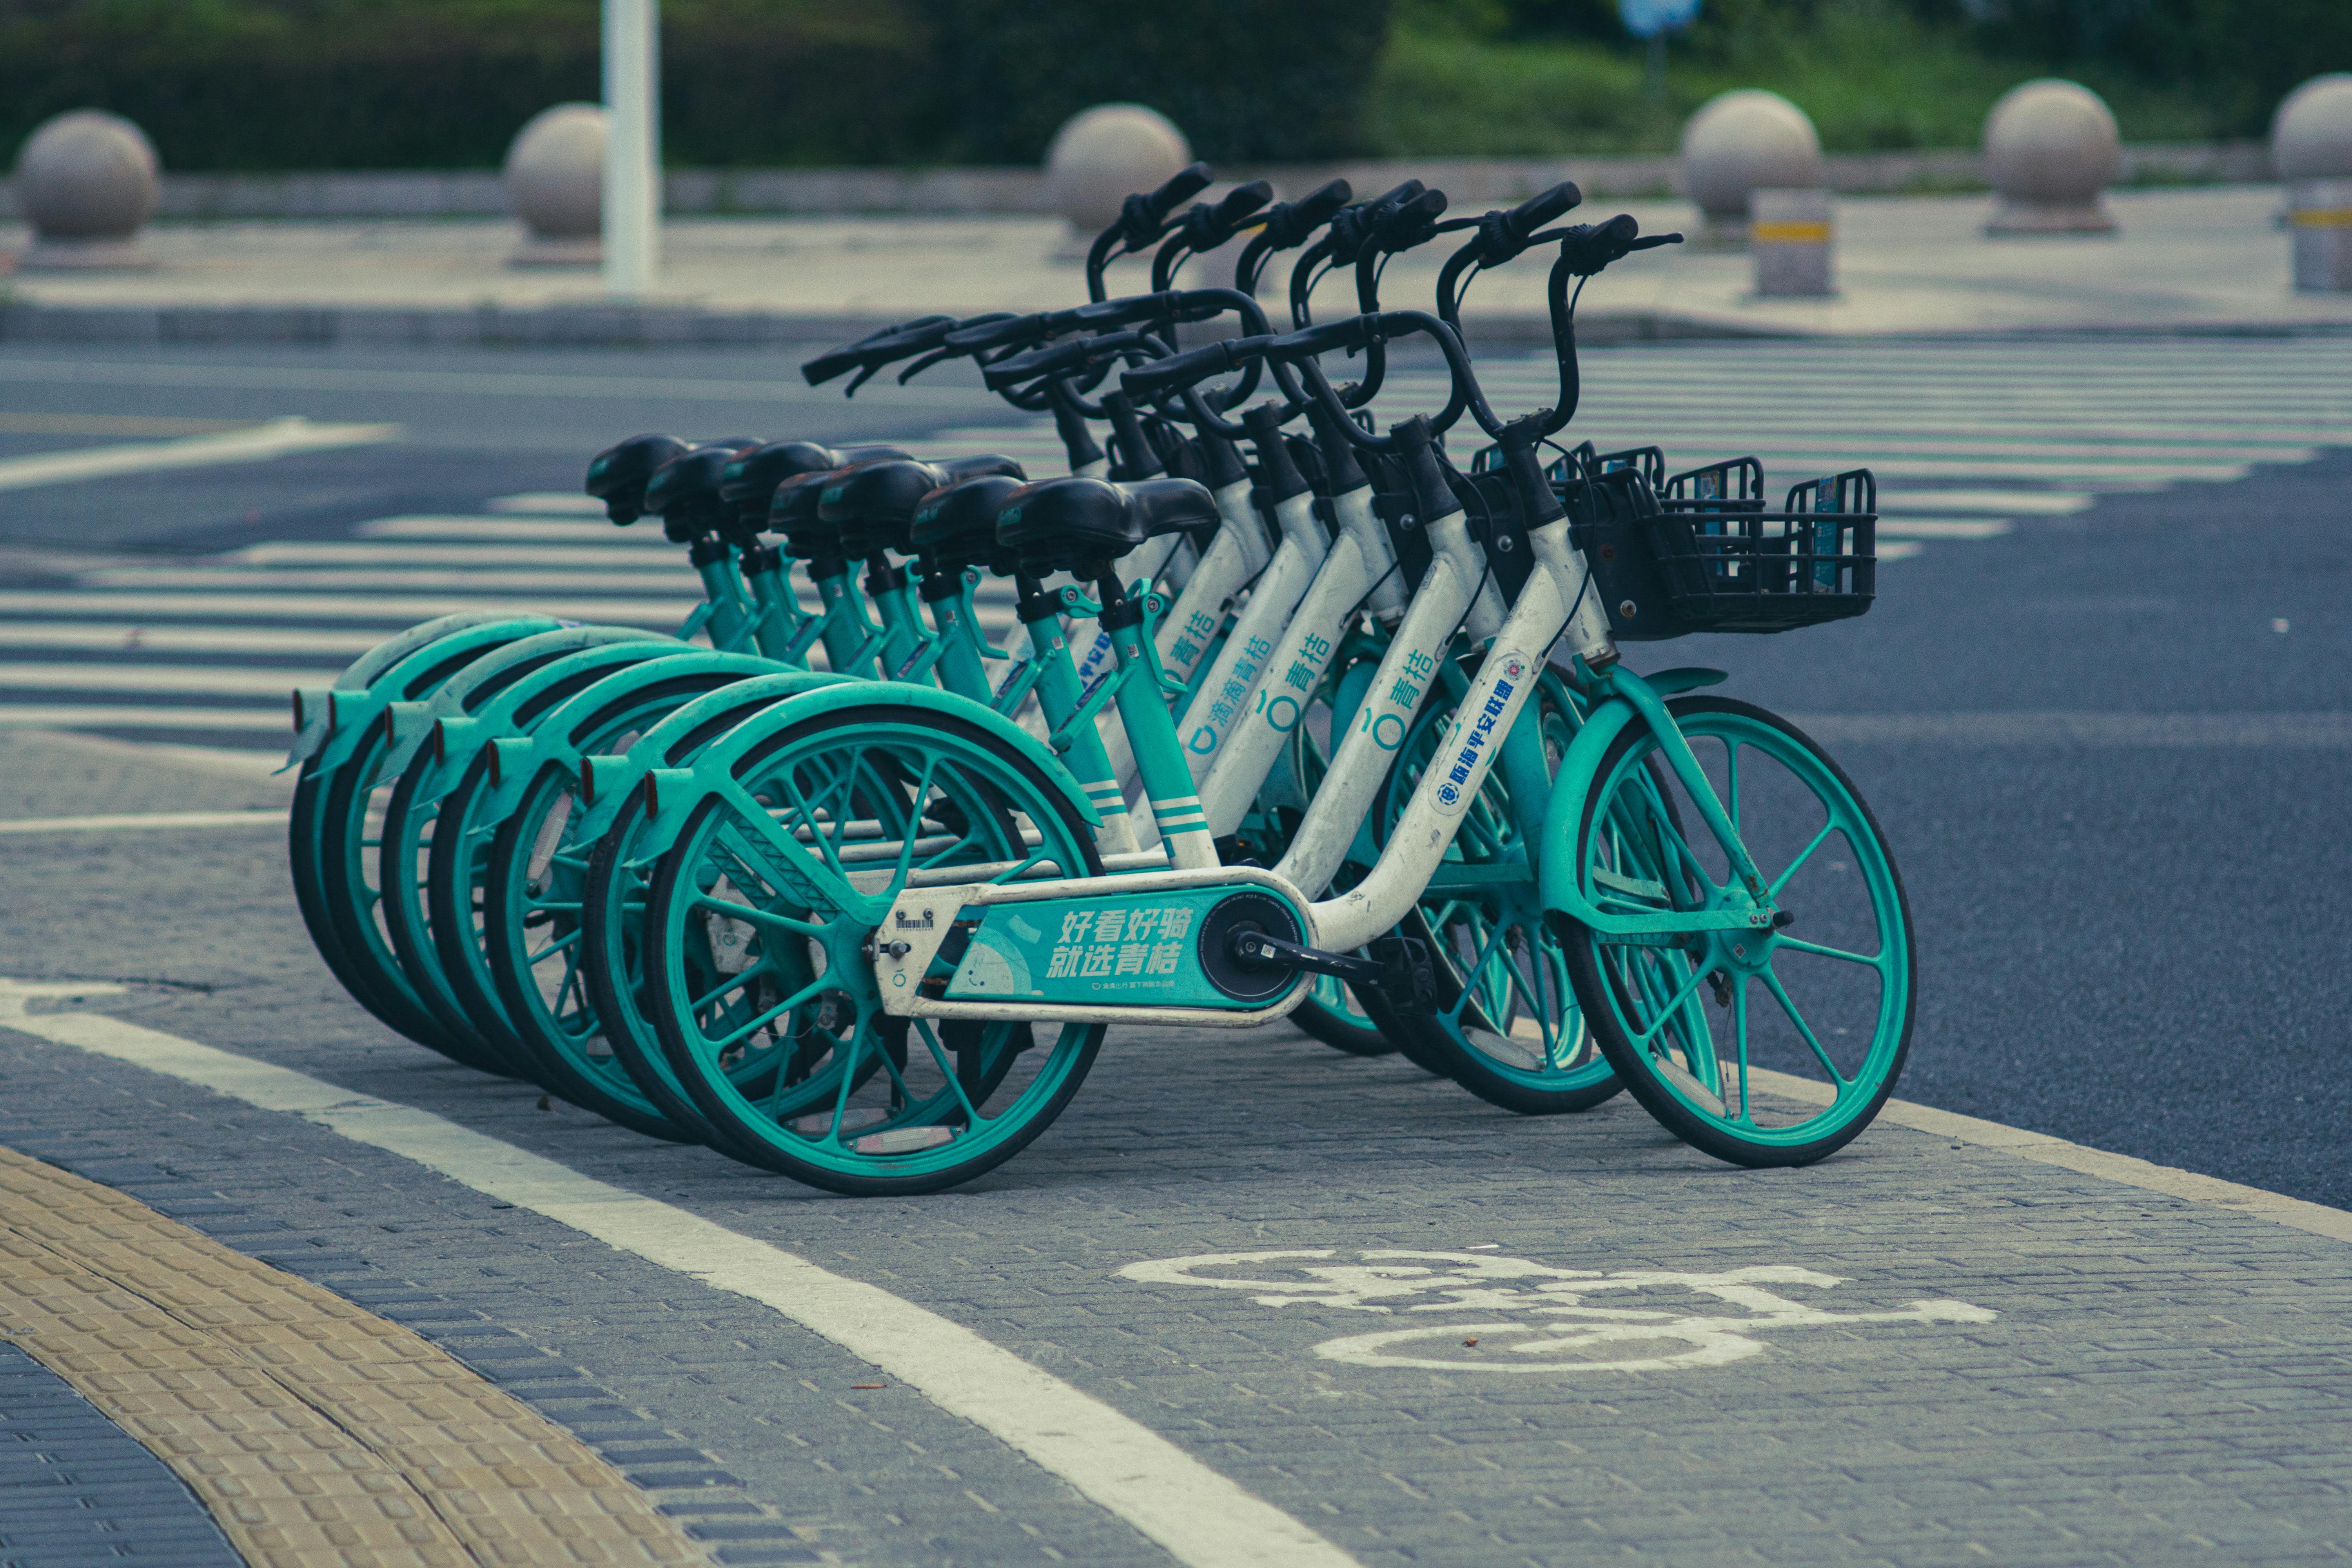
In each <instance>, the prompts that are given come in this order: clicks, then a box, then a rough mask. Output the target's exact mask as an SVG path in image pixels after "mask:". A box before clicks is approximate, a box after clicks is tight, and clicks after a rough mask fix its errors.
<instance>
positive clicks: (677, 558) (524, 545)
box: [229, 538, 698, 584]
mask: <svg viewBox="0 0 2352 1568" xmlns="http://www.w3.org/2000/svg"><path fill="white" fill-rule="evenodd" d="M664 543H665V544H666V545H667V548H666V549H663V550H658V551H655V550H647V549H646V548H645V547H644V546H643V545H637V544H627V543H622V544H614V543H613V542H611V541H610V539H609V538H608V539H607V540H606V541H605V542H603V543H599V544H572V543H568V542H564V541H562V540H539V541H532V540H530V539H527V538H515V539H511V540H500V541H499V542H496V543H490V542H482V543H463V544H460V543H446V544H378V543H375V542H353V541H350V540H340V539H338V540H328V541H322V542H316V543H312V542H302V543H297V544H255V545H249V546H247V548H245V549H243V550H240V551H237V552H235V553H234V554H232V555H231V556H230V557H229V559H230V560H232V561H235V562H236V563H238V564H239V565H241V566H262V567H270V568H277V567H281V566H370V567H373V566H462V567H467V568H469V569H471V568H477V567H482V566H532V567H538V568H541V574H542V575H544V576H547V580H549V581H551V582H554V583H557V584H561V583H562V582H564V581H566V580H567V578H566V576H565V575H563V574H572V573H579V572H584V571H593V570H594V569H595V568H597V567H602V566H622V567H626V568H628V569H629V570H630V572H631V574H632V575H637V574H643V573H645V572H646V571H648V570H652V571H655V572H658V573H660V574H663V575H665V576H672V577H684V578H687V579H688V580H689V581H698V579H696V578H695V577H694V573H693V569H692V568H691V567H689V566H688V565H687V564H686V561H685V558H684V557H683V556H682V555H681V554H680V553H679V552H678V548H677V546H676V545H674V544H668V543H667V541H664ZM547 574H552V575H547ZM368 580H369V581H370V582H377V581H381V578H379V577H376V576H371V577H370V578H369V579H368Z"/></svg>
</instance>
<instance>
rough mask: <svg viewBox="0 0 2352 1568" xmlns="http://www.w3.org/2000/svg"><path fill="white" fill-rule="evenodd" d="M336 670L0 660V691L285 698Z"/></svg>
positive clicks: (325, 680) (329, 680)
mask: <svg viewBox="0 0 2352 1568" xmlns="http://www.w3.org/2000/svg"><path fill="white" fill-rule="evenodd" d="M341 674H342V671H341V670H340V669H268V668H254V667H253V666H251V665H226V664H96V663H76V662H71V661H68V662H65V663H58V664H30V663H12V662H10V661H8V660H5V659H0V691H153V692H164V691H198V692H209V693H211V694H213V695H215V696H219V697H284V696H286V695H287V694H288V693H289V692H290V691H292V690H293V689H295V688H296V687H298V686H332V685H333V684H334V683H335V678H336V677H338V676H340V675H341Z"/></svg>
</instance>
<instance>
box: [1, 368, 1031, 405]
mask: <svg viewBox="0 0 2352 1568" xmlns="http://www.w3.org/2000/svg"><path fill="white" fill-rule="evenodd" d="M0 382H23V383H34V384H44V385H79V386H191V387H195V388H198V389H200V390H204V391H211V390H215V389H216V388H220V387H225V386H236V387H250V388H255V389H258V390H261V391H300V392H398V393H409V394H416V395H440V396H456V397H565V398H580V399H583V400H586V401H589V402H596V403H623V404H630V403H642V402H644V401H646V399H649V398H655V399H676V400H677V401H680V402H688V403H744V404H761V405H775V404H778V403H801V404H809V403H817V402H824V403H836V402H839V401H840V398H841V395H840V393H839V392H838V391H836V390H835V389H834V388H832V387H823V388H813V387H811V386H809V385H808V384H806V383H804V382H803V381H802V380H801V379H800V378H799V377H797V376H795V377H793V379H791V380H789V381H738V380H719V379H717V378H713V377H701V376H662V375H593V374H591V375H532V374H516V373H512V372H498V371H461V370H341V369H331V368H327V367H323V366H307V365H304V366H297V365H284V366H268V365H241V364H155V363H137V362H131V361H124V360H113V361H108V360H35V359H16V358H13V357H0ZM890 400H891V403H892V404H893V405H897V406H915V407H933V408H971V407H975V406H976V407H982V408H985V407H988V406H991V405H994V404H995V402H996V400H995V398H994V397H992V396H991V395H988V394H986V393H982V392H980V391H978V390H976V389H974V390H969V391H966V390H959V389H957V388H954V387H947V386H930V387H925V386H923V385H921V384H915V385H912V386H899V387H893V388H892V389H891V391H890Z"/></svg>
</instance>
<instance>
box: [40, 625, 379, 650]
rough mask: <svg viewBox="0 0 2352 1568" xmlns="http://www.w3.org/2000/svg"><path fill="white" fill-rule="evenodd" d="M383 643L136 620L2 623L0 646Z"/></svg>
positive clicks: (351, 635)
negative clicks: (144, 623)
mask: <svg viewBox="0 0 2352 1568" xmlns="http://www.w3.org/2000/svg"><path fill="white" fill-rule="evenodd" d="M382 641H383V633H381V632H333V631H318V630H310V629H304V630H300V631H288V630H285V629H283V628H281V627H278V626H141V625H140V624H139V623H137V622H135V621H0V647H51V648H91V649H103V650H106V651H109V652H118V653H244V654H346V655H350V656H352V657H354V658H355V657H357V656H358V655H360V654H363V653H365V652H367V650H368V649H370V648H372V647H375V645H376V644H378V643H380V642H382Z"/></svg>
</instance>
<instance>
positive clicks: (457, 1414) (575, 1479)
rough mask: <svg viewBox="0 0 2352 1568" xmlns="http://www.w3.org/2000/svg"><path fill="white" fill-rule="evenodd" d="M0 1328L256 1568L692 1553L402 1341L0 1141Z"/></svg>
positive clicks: (568, 1445) (466, 1381)
mask: <svg viewBox="0 0 2352 1568" xmlns="http://www.w3.org/2000/svg"><path fill="white" fill-rule="evenodd" d="M0 1333H5V1335H6V1336H7V1337H8V1339H10V1340H11V1341H12V1342H15V1343H16V1344H17V1345H18V1346H20V1347H21V1348H22V1349H24V1350H25V1351H26V1352H27V1353H28V1354H30V1355H31V1356H32V1357H33V1358H34V1359H35V1360H37V1361H38V1362H40V1363H42V1364H43V1365H44V1366H47V1367H48V1368H49V1369H50V1370H51V1371H53V1372H55V1373H58V1375H59V1376H60V1377H63V1378H64V1379H65V1380H66V1381H67V1382H68V1383H70V1384H73V1385H74V1387H75V1388H77V1389H79V1390H80V1391H81V1393H82V1394H83V1395H84V1396H86V1397H87V1398H88V1399H89V1401H90V1402H91V1403H92V1404H94V1405H97V1406H98V1407H99V1408H100V1410H102V1411H104V1412H105V1413H106V1414H107V1415H109V1416H110V1417H112V1418H113V1420H114V1421H115V1422H116V1423H118V1424H119V1425H120V1426H122V1428H123V1429H124V1430H125V1431H127V1432H129V1433H130V1434H131V1436H134V1437H136V1438H138V1439H139V1441H141V1442H142V1443H144V1444H145V1445H146V1446H147V1447H150V1448H152V1450H154V1452H155V1453H156V1454H157V1455H158V1456H159V1457H161V1458H163V1461H164V1462H165V1463H167V1464H169V1465H170V1466H171V1467H172V1468H173V1469H174V1470H175V1471H177V1472H178V1473H179V1475H180V1478H181V1479H183V1480H184V1481H186V1482H187V1483H188V1485H189V1486H190V1487H191V1488H192V1489H194V1491H195V1493H196V1495H197V1496H198V1497H199V1498H201V1499H203V1500H204V1502H205V1506H206V1507H207V1508H209V1509H210V1510H212V1512H213V1516H214V1517H215V1519H216V1520H218V1521H219V1522H220V1525H221V1528H222V1529H223V1530H224V1531H226V1532H227V1534H228V1537H229V1540H230V1541H231V1542H232V1543H234V1544H235V1545H236V1549H237V1550H238V1551H239V1552H243V1553H244V1555H245V1557H246V1560H247V1562H248V1563H254V1564H257V1565H260V1568H454V1565H467V1568H473V1565H479V1568H490V1565H492V1564H498V1565H499V1568H505V1565H507V1564H523V1563H534V1564H535V1563H547V1564H555V1563H563V1564H577V1565H587V1564H605V1563H611V1564H622V1563H695V1562H700V1561H702V1557H701V1553H700V1552H698V1550H697V1549H696V1548H695V1547H694V1546H693V1545H692V1544H691V1543H689V1542H687V1541H686V1540H685V1539H684V1537H683V1536H681V1535H680V1534H679V1533H678V1531H677V1527H676V1526H675V1525H674V1524H672V1523H671V1521H668V1520H667V1519H665V1518H663V1517H662V1516H660V1515H659V1514H657V1513H656V1512H655V1511H654V1508H653V1505H652V1503H651V1502H650V1501H648V1500H646V1497H645V1496H644V1495H643V1494H642V1493H640V1492H639V1491H637V1489H635V1488H634V1487H632V1486H631V1485H630V1484H629V1483H628V1481H627V1480H626V1479H624V1478H623V1477H622V1476H621V1474H620V1473H619V1472H618V1471H617V1470H614V1468H612V1467H611V1466H609V1465H607V1464H606V1463H604V1460H602V1459H600V1458H597V1457H596V1455H595V1454H594V1452H593V1451H592V1450H591V1449H589V1448H588V1447H586V1446H585V1445H583V1443H581V1442H580V1441H579V1440H578V1439H577V1438H574V1437H573V1436H571V1435H570V1434H569V1433H567V1432H565V1431H564V1430H563V1429H562V1428H561V1427H559V1426H555V1425H553V1424H552V1423H551V1422H549V1421H547V1420H545V1419H544V1418H542V1417H541V1416H540V1415H536V1414H534V1413H533V1412H532V1411H530V1409H528V1408H527V1407H525V1406H524V1405H521V1404H520V1403H519V1402H518V1401H517V1400H515V1399H514V1398H512V1397H511V1396H510V1395H508V1394H502V1393H500V1392H499V1390H498V1389H497V1388H495V1387H493V1386H492V1385H491V1384H488V1383H486V1382H485V1381H483V1380H482V1379H481V1378H480V1377H479V1376H478V1375H477V1374H476V1373H474V1372H472V1371H471V1370H470V1369H468V1368H467V1367H466V1366H465V1365H463V1364H462V1363H458V1362H457V1361H455V1360H453V1359H452V1358H451V1357H449V1356H448V1355H446V1354H445V1353H443V1352H441V1351H439V1350H436V1349H435V1348H434V1347H433V1346H432V1345H430V1344H428V1343H426V1342H425V1341H424V1340H421V1339H419V1338H418V1337H417V1336H416V1335H415V1334H413V1333H411V1332H409V1331H407V1330H406V1329H404V1328H401V1327H400V1326H399V1325H397V1324H395V1323H390V1322H387V1321H384V1320H383V1319H381V1318H377V1317H374V1316H373V1315H372V1314H370V1313H367V1312H364V1311H362V1310H360V1309H359V1308H357V1307H354V1306H352V1304H351V1303H350V1302H348V1301H346V1300H343V1299H342V1298H341V1297H339V1296H336V1295H334V1294H333V1293H331V1291H327V1290H323V1289H320V1288H319V1287H317V1286H315V1285H311V1284H310V1283H308V1282H306V1281H304V1280H301V1279H295V1278H294V1277H292V1276H291V1275H289V1274H284V1273H280V1272H279V1271H278V1270H277V1269H275V1268H270V1267H269V1266H268V1265H267V1264H264V1263H260V1262H257V1261H256V1260H255V1259H253V1258H247V1257H246V1256H245V1255H244V1254H242V1253H239V1252H235V1251H232V1250H231V1249H229V1248H228V1247H223V1246H221V1245H219V1244H218V1243H217V1242H215V1241H212V1240H210V1239H208V1238H206V1237H204V1236H201V1235H199V1234H198V1233H197V1232H195V1231H193V1230H190V1229H189V1228H188V1227H187V1226H183V1225H178V1224H175V1223H174V1222H173V1221H171V1220H168V1219H165V1218H164V1217H163V1215H159V1214H157V1213H156V1212H155V1211H154V1210H152V1209H151V1208H148V1207H147V1206H146V1205H143V1204H142V1203H139V1202H138V1201H137V1200H135V1199H133V1198H131V1197H128V1196H126V1195H124V1194H121V1193H118V1192H116V1191H114V1190H113V1189H111V1188H109V1187H103V1186H100V1185H99V1184H96V1183H93V1182H88V1181H84V1180H83V1179H81V1178H80V1177H79V1176H74V1175H69V1174H68V1173H65V1172H63V1171H58V1170H55V1169H53V1168H51V1167H49V1166H47V1165H43V1164H41V1163H38V1162H37V1161H34V1160H31V1159H29V1158H27V1157H26V1156H25V1155H23V1154H21V1153H18V1152H16V1151H15V1150H13V1149H5V1148H0Z"/></svg>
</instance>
